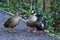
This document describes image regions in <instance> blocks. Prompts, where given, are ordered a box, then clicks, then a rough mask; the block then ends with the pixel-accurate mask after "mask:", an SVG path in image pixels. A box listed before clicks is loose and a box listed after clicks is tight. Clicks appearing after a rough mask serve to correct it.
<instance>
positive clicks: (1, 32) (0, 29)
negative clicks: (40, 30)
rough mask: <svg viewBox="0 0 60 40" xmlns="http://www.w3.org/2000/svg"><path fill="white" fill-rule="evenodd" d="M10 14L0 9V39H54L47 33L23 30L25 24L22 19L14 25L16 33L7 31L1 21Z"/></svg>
mask: <svg viewBox="0 0 60 40" xmlns="http://www.w3.org/2000/svg"><path fill="white" fill-rule="evenodd" d="M10 17H11V15H9V14H7V13H4V12H2V11H0V40H55V37H54V36H49V35H48V34H46V35H44V36H42V35H41V34H40V35H38V36H36V35H35V34H34V33H32V32H31V33H27V32H25V29H26V25H25V23H24V22H23V21H20V23H19V24H18V25H17V26H16V27H15V29H16V31H17V32H16V33H9V32H7V30H8V29H6V28H4V26H3V23H4V22H5V21H6V20H7V19H8V18H10Z"/></svg>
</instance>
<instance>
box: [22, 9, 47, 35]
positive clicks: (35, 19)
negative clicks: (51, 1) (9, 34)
mask: <svg viewBox="0 0 60 40" xmlns="http://www.w3.org/2000/svg"><path fill="white" fill-rule="evenodd" d="M36 15H37V16H36ZM41 16H42V15H41V14H37V13H36V12H35V11H34V10H33V11H32V13H31V15H30V16H29V18H28V19H27V20H23V21H25V22H26V25H27V26H26V32H30V30H29V29H28V27H31V28H33V31H32V32H34V33H36V34H38V31H42V32H41V33H42V34H43V35H44V30H47V24H46V21H45V20H43V18H42V17H41Z"/></svg>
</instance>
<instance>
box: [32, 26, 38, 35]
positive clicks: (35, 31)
mask: <svg viewBox="0 0 60 40" xmlns="http://www.w3.org/2000/svg"><path fill="white" fill-rule="evenodd" d="M33 32H34V33H36V35H38V31H37V28H36V27H34V30H33Z"/></svg>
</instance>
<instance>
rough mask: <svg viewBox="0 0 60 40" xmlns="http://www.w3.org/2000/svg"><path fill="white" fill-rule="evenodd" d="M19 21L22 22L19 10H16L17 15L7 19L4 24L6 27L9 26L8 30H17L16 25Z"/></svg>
mask: <svg viewBox="0 0 60 40" xmlns="http://www.w3.org/2000/svg"><path fill="white" fill-rule="evenodd" d="M19 22H20V16H19V11H16V13H15V15H14V16H13V17H11V18H9V19H7V20H6V22H5V23H4V24H3V25H4V27H5V28H8V32H16V30H14V28H15V27H16V25H17V24H19Z"/></svg>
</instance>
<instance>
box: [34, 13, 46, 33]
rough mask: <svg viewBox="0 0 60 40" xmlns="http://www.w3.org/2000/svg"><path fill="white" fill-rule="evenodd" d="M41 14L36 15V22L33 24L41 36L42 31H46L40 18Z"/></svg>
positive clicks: (44, 22) (43, 21) (44, 23)
mask: <svg viewBox="0 0 60 40" xmlns="http://www.w3.org/2000/svg"><path fill="white" fill-rule="evenodd" d="M41 16H42V15H41V14H38V15H37V17H38V18H37V21H36V22H35V27H36V29H37V30H40V31H42V34H44V30H47V23H46V21H45V20H43V18H42V17H41Z"/></svg>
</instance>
